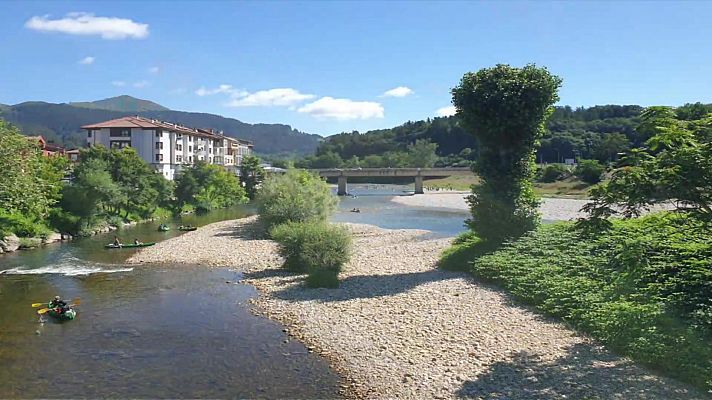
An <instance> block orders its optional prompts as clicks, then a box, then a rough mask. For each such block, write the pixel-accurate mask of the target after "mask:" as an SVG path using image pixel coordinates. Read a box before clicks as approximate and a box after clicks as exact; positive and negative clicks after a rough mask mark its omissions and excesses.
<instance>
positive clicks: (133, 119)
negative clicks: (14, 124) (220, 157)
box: [82, 116, 252, 145]
mask: <svg viewBox="0 0 712 400" xmlns="http://www.w3.org/2000/svg"><path fill="white" fill-rule="evenodd" d="M102 128H146V129H158V128H160V129H167V130H171V131H175V132H178V133H185V134H190V135H194V136H200V137H205V138H210V139H231V140H239V141H241V142H247V143H249V144H250V145H251V144H252V143H251V142H248V141H246V140H242V139H237V138H233V137H230V136H225V135H220V134H217V133H215V131H214V130H212V129H200V128H197V129H196V128H189V127H187V126H182V125H178V124H173V123H170V122H166V121H159V120H157V119H150V118H145V117H139V116H128V117H122V118H117V119H112V120H110V121H104V122H99V123H96V124H91V125H84V126H82V129H102Z"/></svg>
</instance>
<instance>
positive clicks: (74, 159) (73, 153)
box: [64, 149, 79, 165]
mask: <svg viewBox="0 0 712 400" xmlns="http://www.w3.org/2000/svg"><path fill="white" fill-rule="evenodd" d="M64 155H65V156H67V158H68V159H69V162H71V163H72V164H74V165H76V164H78V163H79V149H71V150H67V151H65V152H64Z"/></svg>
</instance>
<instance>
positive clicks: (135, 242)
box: [134, 239, 143, 246]
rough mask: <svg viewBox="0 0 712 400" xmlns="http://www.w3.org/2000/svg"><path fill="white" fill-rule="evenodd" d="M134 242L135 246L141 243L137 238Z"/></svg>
mask: <svg viewBox="0 0 712 400" xmlns="http://www.w3.org/2000/svg"><path fill="white" fill-rule="evenodd" d="M134 244H135V245H136V246H139V245H141V244H143V243H141V242H139V241H138V239H134Z"/></svg>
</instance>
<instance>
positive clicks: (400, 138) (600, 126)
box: [317, 103, 712, 163]
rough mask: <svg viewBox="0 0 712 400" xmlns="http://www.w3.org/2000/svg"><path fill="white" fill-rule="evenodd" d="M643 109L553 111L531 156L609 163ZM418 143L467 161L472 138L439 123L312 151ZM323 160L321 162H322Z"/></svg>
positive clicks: (350, 138) (685, 113)
mask: <svg viewBox="0 0 712 400" xmlns="http://www.w3.org/2000/svg"><path fill="white" fill-rule="evenodd" d="M643 109H644V108H643V107H641V106H637V105H623V106H621V105H604V106H594V107H588V108H584V107H581V108H576V109H573V108H571V107H568V106H566V107H556V109H555V110H554V113H553V114H552V115H551V117H550V118H549V120H548V121H547V124H546V135H545V136H544V138H542V140H541V147H540V149H539V151H538V153H537V161H538V162H563V161H564V160H565V159H567V158H574V157H576V158H586V159H599V160H600V161H603V162H605V161H609V160H612V159H614V158H615V157H616V155H617V153H619V152H622V151H625V150H627V149H629V148H630V147H632V146H637V145H640V144H641V143H642V142H644V141H645V139H646V138H645V137H641V136H640V135H637V133H636V131H635V128H636V126H637V125H638V123H639V116H640V113H641V112H642V111H643ZM705 112H712V105H710V104H708V105H704V104H701V103H695V104H686V105H684V106H681V107H678V108H677V113H678V115H679V116H680V117H681V118H683V119H693V117H694V115H697V114H700V113H702V114H703V113H705ZM418 139H426V140H430V141H432V142H433V143H436V144H437V145H438V147H437V153H438V155H439V156H441V157H445V158H447V157H449V158H450V159H451V161H452V162H454V163H457V162H458V161H463V162H464V161H466V160H467V159H469V160H471V159H473V158H474V157H475V156H476V153H477V152H476V151H475V150H476V148H477V144H476V142H475V140H474V137H473V136H472V135H470V134H469V133H467V132H466V131H465V130H464V129H463V128H461V127H460V125H459V124H458V120H457V117H441V118H434V119H427V120H425V121H417V122H407V123H405V124H403V125H401V126H398V127H395V128H392V129H382V130H376V131H370V132H366V133H363V134H361V133H359V132H351V133H341V134H338V135H334V136H329V137H328V138H327V139H326V140H325V141H324V142H323V143H322V144H321V145H320V146H319V148H318V150H317V155H319V156H322V157H325V156H326V155H329V156H332V153H335V154H338V155H339V156H340V157H341V159H343V160H348V159H351V158H352V157H354V156H356V157H358V158H360V159H363V158H365V157H366V156H369V155H382V154H384V153H387V152H399V151H405V150H406V148H407V146H408V144H411V143H414V142H415V141H416V140H418ZM325 158H326V157H325Z"/></svg>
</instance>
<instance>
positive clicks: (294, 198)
mask: <svg viewBox="0 0 712 400" xmlns="http://www.w3.org/2000/svg"><path fill="white" fill-rule="evenodd" d="M337 203H338V199H337V198H336V196H334V195H333V194H332V193H331V189H330V188H329V185H327V183H326V182H324V181H323V180H322V179H321V178H319V177H318V176H316V175H313V174H311V173H309V172H307V171H300V170H296V169H290V170H289V171H287V173H286V174H283V175H272V176H270V177H269V178H267V179H266V180H265V181H264V183H263V184H262V187H261V188H260V190H259V192H258V195H257V207H258V208H257V209H258V212H259V214H260V219H261V220H262V221H263V222H264V223H265V225H266V227H267V228H271V227H273V226H276V225H279V224H283V223H285V222H290V221H295V222H303V221H325V220H326V219H327V218H328V216H329V215H330V214H331V213H332V212H334V210H335V209H336V205H337Z"/></svg>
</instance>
